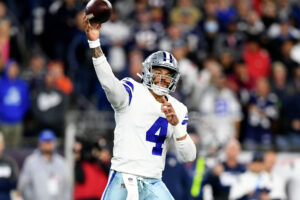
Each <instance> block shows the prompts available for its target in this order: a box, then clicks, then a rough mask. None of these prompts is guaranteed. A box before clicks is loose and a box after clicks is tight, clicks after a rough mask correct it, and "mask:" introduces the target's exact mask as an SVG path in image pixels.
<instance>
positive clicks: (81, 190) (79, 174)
mask: <svg viewBox="0 0 300 200" xmlns="http://www.w3.org/2000/svg"><path fill="white" fill-rule="evenodd" d="M99 141H100V140H99ZM102 143H103V142H102ZM73 150H74V157H75V188H74V199H75V200H98V199H100V198H101V195H102V193H103V191H104V189H105V186H106V183H107V179H108V172H109V164H107V163H109V162H110V158H111V156H110V153H109V152H108V156H106V155H107V154H106V153H105V151H106V150H107V149H106V147H104V146H102V147H100V146H99V145H96V148H92V147H91V146H90V145H88V143H87V142H83V141H76V142H75V145H74V148H73ZM98 161H99V162H98Z"/></svg>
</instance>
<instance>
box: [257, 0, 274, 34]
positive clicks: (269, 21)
mask: <svg viewBox="0 0 300 200" xmlns="http://www.w3.org/2000/svg"><path fill="white" fill-rule="evenodd" d="M260 8H261V9H262V10H261V11H262V12H261V19H262V22H263V23H264V25H265V27H266V30H268V29H269V28H270V26H271V25H273V24H274V23H277V22H278V16H277V9H276V5H275V2H274V1H265V2H263V3H262V5H261V6H260ZM259 14H260V12H259Z"/></svg>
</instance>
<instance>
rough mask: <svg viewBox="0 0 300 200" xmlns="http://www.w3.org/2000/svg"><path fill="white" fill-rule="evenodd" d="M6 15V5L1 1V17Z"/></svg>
mask: <svg viewBox="0 0 300 200" xmlns="http://www.w3.org/2000/svg"><path fill="white" fill-rule="evenodd" d="M5 15H6V5H5V4H4V2H1V1H0V19H1V18H3V17H4V16H5Z"/></svg>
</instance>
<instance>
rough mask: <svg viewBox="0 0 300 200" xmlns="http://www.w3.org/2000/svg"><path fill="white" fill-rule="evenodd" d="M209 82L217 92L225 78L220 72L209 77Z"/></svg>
mask: <svg viewBox="0 0 300 200" xmlns="http://www.w3.org/2000/svg"><path fill="white" fill-rule="evenodd" d="M211 82H212V84H214V85H215V86H216V87H217V88H218V89H219V90H221V89H223V88H224V86H225V82H226V76H225V74H224V73H223V72H222V71H220V72H219V73H216V74H215V75H212V76H211Z"/></svg>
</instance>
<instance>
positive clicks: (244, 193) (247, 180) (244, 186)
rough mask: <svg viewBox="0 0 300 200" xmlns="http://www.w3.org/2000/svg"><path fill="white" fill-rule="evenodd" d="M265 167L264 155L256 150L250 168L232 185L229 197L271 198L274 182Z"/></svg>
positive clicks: (265, 199)
mask: <svg viewBox="0 0 300 200" xmlns="http://www.w3.org/2000/svg"><path fill="white" fill-rule="evenodd" d="M264 168H265V166H264V155H263V154H262V153H260V152H255V153H254V154H253V158H252V162H251V163H250V166H249V169H248V170H247V171H246V172H245V173H244V174H242V175H241V176H240V178H239V180H238V181H237V182H236V183H234V184H233V185H232V187H231V189H230V193H229V199H230V200H236V199H239V200H250V199H251V200H254V199H257V200H269V199H270V197H269V193H270V190H271V184H272V182H271V179H270V176H269V174H268V173H267V172H266V171H264Z"/></svg>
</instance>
